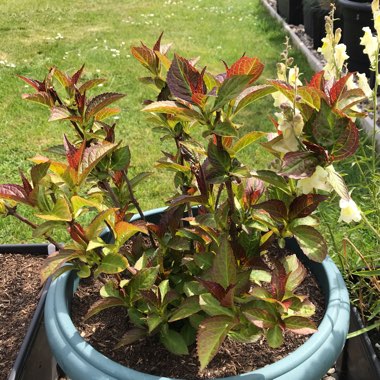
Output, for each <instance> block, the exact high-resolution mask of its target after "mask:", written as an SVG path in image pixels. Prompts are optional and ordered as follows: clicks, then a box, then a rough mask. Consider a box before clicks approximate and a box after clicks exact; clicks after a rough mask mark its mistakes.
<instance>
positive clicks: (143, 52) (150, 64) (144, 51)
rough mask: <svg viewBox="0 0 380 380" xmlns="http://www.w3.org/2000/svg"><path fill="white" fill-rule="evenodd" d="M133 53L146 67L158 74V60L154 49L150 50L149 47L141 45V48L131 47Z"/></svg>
mask: <svg viewBox="0 0 380 380" xmlns="http://www.w3.org/2000/svg"><path fill="white" fill-rule="evenodd" d="M131 53H132V55H133V56H134V57H135V58H136V59H137V60H138V61H139V62H140V63H141V64H142V65H143V66H145V67H146V68H147V69H149V70H150V71H151V72H153V73H154V74H155V73H156V71H157V58H156V54H155V53H154V51H153V50H152V49H149V48H148V47H147V46H145V45H144V44H143V43H141V46H133V47H131Z"/></svg>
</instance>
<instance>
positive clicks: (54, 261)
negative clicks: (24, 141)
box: [40, 249, 81, 283]
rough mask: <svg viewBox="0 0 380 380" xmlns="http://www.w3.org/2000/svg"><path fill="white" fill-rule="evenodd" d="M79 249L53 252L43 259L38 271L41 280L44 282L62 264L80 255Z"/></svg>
mask: <svg viewBox="0 0 380 380" xmlns="http://www.w3.org/2000/svg"><path fill="white" fill-rule="evenodd" d="M80 255H81V252H80V251H73V250H63V249H61V250H60V251H59V252H55V253H53V254H51V255H49V257H48V258H47V259H46V260H44V262H43V265H42V269H41V271H40V277H41V282H42V283H44V282H45V281H46V280H47V279H48V278H49V277H50V276H52V275H53V274H54V273H55V272H56V271H57V270H58V269H59V268H60V267H61V266H62V265H63V264H65V263H67V262H69V261H71V260H74V259H77V258H78V257H80Z"/></svg>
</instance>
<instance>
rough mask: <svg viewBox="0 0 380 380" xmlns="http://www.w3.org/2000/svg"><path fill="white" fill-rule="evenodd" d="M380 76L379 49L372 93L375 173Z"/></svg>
mask: <svg viewBox="0 0 380 380" xmlns="http://www.w3.org/2000/svg"><path fill="white" fill-rule="evenodd" d="M378 75H379V47H377V51H376V59H375V85H374V87H373V91H372V97H373V134H372V170H373V173H375V171H376V122H377V117H376V116H377V89H378V83H377V81H378V79H377V77H378Z"/></svg>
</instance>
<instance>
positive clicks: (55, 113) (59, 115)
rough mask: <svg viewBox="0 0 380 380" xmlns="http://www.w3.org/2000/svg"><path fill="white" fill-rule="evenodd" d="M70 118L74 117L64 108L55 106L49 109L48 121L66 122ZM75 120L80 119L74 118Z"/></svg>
mask: <svg viewBox="0 0 380 380" xmlns="http://www.w3.org/2000/svg"><path fill="white" fill-rule="evenodd" d="M72 117H75V116H74V115H72V114H71V112H70V111H69V110H68V109H67V108H66V107H64V106H56V107H52V108H51V109H50V117H49V121H57V120H68V119H71V118H72ZM75 118H76V119H77V120H78V119H79V120H80V117H79V116H77V117H75Z"/></svg>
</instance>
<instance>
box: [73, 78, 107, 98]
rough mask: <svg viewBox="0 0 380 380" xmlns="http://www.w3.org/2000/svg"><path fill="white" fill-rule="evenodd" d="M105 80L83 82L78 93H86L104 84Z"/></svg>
mask: <svg viewBox="0 0 380 380" xmlns="http://www.w3.org/2000/svg"><path fill="white" fill-rule="evenodd" d="M106 81H107V80H106V79H103V78H98V79H90V80H88V81H87V82H84V83H83V84H82V85H81V86H80V87H79V89H78V91H79V92H80V93H81V94H82V95H83V94H84V93H85V92H86V91H88V90H91V89H92V88H94V87H96V86H98V85H99V84H102V83H104V82H106Z"/></svg>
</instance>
